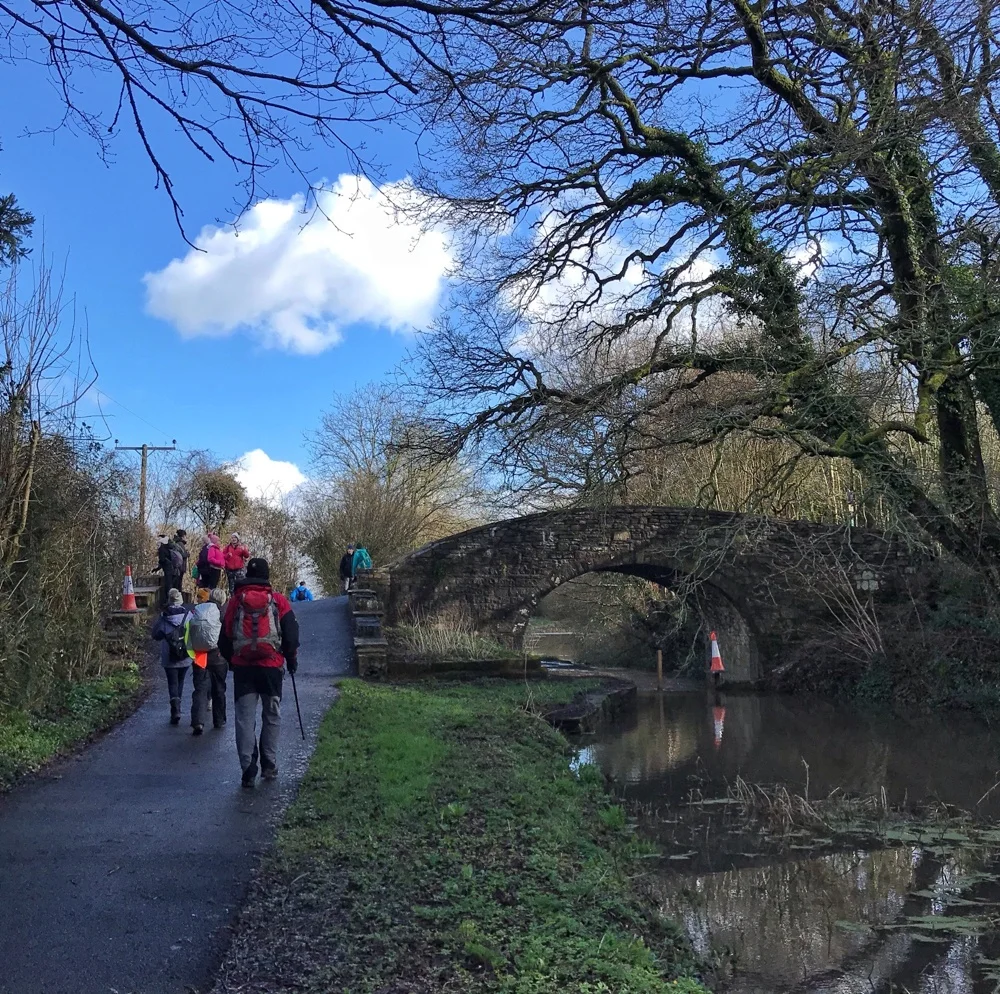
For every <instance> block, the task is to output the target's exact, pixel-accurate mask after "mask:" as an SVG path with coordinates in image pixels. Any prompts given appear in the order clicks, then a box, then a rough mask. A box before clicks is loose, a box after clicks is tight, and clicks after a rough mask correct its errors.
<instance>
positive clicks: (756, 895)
mask: <svg viewBox="0 0 1000 994" xmlns="http://www.w3.org/2000/svg"><path fill="white" fill-rule="evenodd" d="M580 745H581V748H580V751H579V754H578V758H577V762H578V763H584V762H590V763H595V764H597V765H598V766H600V767H601V768H602V769H603V770H604V771H605V773H607V774H608V775H610V776H611V777H612V778H613V779H614V780H615V782H616V783H617V785H618V788H619V790H620V791H621V793H622V795H623V796H624V798H625V799H626V800H627V801H628V802H629V803H630V806H631V807H632V808H634V809H636V810H639V811H641V812H642V815H641V816H640V829H641V830H642V831H644V832H646V833H652V834H654V835H655V836H656V837H657V839H658V841H659V842H660V843H661V844H662V846H663V849H664V853H665V856H664V859H663V860H662V861H660V862H659V863H658V864H657V867H656V869H655V870H654V872H653V880H652V887H653V889H654V892H655V894H656V896H657V898H658V900H659V902H660V904H661V906H662V909H663V911H664V913H665V914H666V915H667V916H668V917H671V918H673V919H675V920H676V921H678V922H680V923H682V924H683V926H684V928H685V929H686V931H687V933H688V935H689V936H690V938H691V941H692V943H693V945H694V947H695V948H696V949H697V950H698V952H699V953H700V954H701V955H702V956H703V957H704V958H705V959H706V961H708V962H710V963H712V964H714V965H715V968H716V976H715V978H714V987H715V989H716V991H718V992H720V994H776V992H787V994H792V992H794V994H862V992H864V994H881V992H885V994H891V992H898V994H903V992H909V994H917V992H920V994H995V992H1000V885H998V883H997V880H998V878H1000V858H998V854H1000V830H997V829H996V828H994V827H993V826H994V823H995V821H996V819H997V816H998V815H1000V788H997V790H995V791H993V792H992V793H990V794H988V795H987V796H986V797H985V798H984V797H983V795H984V794H987V792H988V791H989V790H990V788H991V787H992V786H993V785H994V784H995V783H996V782H997V780H998V779H1000V778H998V776H997V770H998V769H1000V750H998V746H997V742H996V738H995V736H994V735H993V734H992V732H991V731H990V729H989V727H988V726H986V725H985V724H982V723H980V722H978V721H976V720H975V719H972V718H970V717H968V716H961V717H957V716H956V717H954V718H935V719H925V720H921V721H920V722H919V723H913V724H910V723H907V722H900V721H899V720H897V719H892V718H888V717H880V716H870V715H866V714H861V713H859V712H855V711H851V710H850V709H847V708H839V707H836V706H833V705H831V704H830V703H829V702H825V701H820V700H811V699H796V698H789V697H766V696H729V697H727V696H725V695H723V696H722V697H721V698H720V699H715V700H713V699H712V698H710V697H705V696H703V695H700V694H699V695H663V696H658V695H645V696H640V699H639V701H638V704H637V707H636V709H635V711H634V713H632V714H630V715H627V716H626V717H625V718H624V719H623V720H622V722H621V723H620V724H619V725H618V726H617V727H614V728H610V729H607V730H605V731H604V732H602V733H599V734H598V735H595V736H590V737H587V738H586V739H585V740H583V741H582V742H581V744H580ZM737 778H743V780H745V781H747V782H750V783H759V784H768V785H773V784H779V785H783V786H784V787H786V788H788V790H789V791H792V792H794V793H796V794H799V795H802V794H806V793H808V796H809V797H810V798H814V799H815V798H824V797H827V796H828V795H830V794H831V793H833V792H838V794H839V793H844V794H851V795H862V796H869V795H872V796H877V797H878V798H880V799H882V798H884V801H883V802H882V803H883V804H885V805H889V806H890V807H893V806H895V807H900V806H904V805H908V806H914V805H930V804H933V805H937V807H936V809H935V811H934V815H933V818H934V823H933V824H929V823H928V824H921V823H919V822H914V823H912V824H909V825H900V824H899V823H898V822H896V821H895V819H896V816H895V815H889V814H886V813H885V812H884V811H883V812H882V815H880V821H879V828H878V832H877V833H875V832H873V831H867V832H865V833H862V832H860V831H859V832H856V833H855V834H854V837H853V838H852V837H851V836H852V832H851V831H848V830H847V826H846V825H845V824H843V823H840V824H838V825H837V826H834V827H833V829H832V830H831V826H830V825H826V826H824V827H819V826H814V827H812V828H811V829H809V830H802V829H795V830H793V831H792V832H791V834H782V833H777V832H775V831H773V830H768V831H764V830H762V829H761V827H760V825H759V824H757V823H754V824H753V825H752V826H751V825H750V824H749V823H748V822H747V821H746V819H745V816H744V814H743V812H742V809H740V808H738V807H737V806H736V805H733V804H731V803H725V801H724V799H726V798H727V797H729V795H730V787H731V786H732V785H733V784H734V783H735V782H736V780H737ZM835 796H838V795H837V794H835ZM713 802H721V803H713ZM942 805H948V806H954V807H951V808H945V807H942ZM957 808H961V809H964V810H966V811H971V812H974V814H973V817H972V819H969V818H961V819H960V818H959V814H958V812H957V810H956V809H957ZM870 827H871V826H870V825H869V829H870Z"/></svg>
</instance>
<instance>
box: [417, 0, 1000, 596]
mask: <svg viewBox="0 0 1000 994" xmlns="http://www.w3.org/2000/svg"><path fill="white" fill-rule="evenodd" d="M998 16H1000V15H998V14H997V12H996V10H995V9H994V8H993V6H992V5H990V4H987V3H985V2H975V0H959V2H958V3H953V2H949V3H944V2H923V0H920V2H918V0H913V2H896V0H893V2H882V0H853V2H850V3H847V4H842V3H839V2H837V0H808V2H806V3H795V4H791V3H771V4H765V3H763V2H759V3H751V2H747V0H728V2H726V3H723V4H716V3H710V4H708V5H706V4H704V3H698V2H694V0H689V2H685V0H681V2H678V3H671V4H670V5H669V6H664V5H652V6H650V5H649V4H647V3H643V2H637V0H636V2H632V0H626V2H597V3H589V2H587V3H583V4H579V3H564V4H553V5H550V6H548V7H547V8H546V9H545V12H544V15H542V14H540V13H539V14H537V15H535V16H530V17H528V18H525V19H524V20H523V21H522V22H519V23H514V22H512V21H508V22H507V23H506V24H505V25H503V26H502V27H497V26H494V25H487V26H479V25H475V24H468V23H466V24H465V25H464V26H463V27H464V32H465V43H464V44H462V45H456V46H455V48H454V49H453V50H452V55H453V58H452V61H451V63H450V65H449V69H450V73H451V78H452V80H453V85H452V86H451V87H450V88H449V89H448V90H447V91H446V92H443V93H442V94H441V96H440V100H439V103H438V106H437V108H436V117H435V124H436V126H437V127H438V129H439V132H438V133H439V134H440V135H446V139H442V141H443V144H442V149H443V151H442V153H441V155H440V156H439V157H438V158H437V160H435V162H434V164H433V169H434V170H435V172H436V173H437V175H438V177H439V178H438V179H437V180H436V181H435V180H434V178H433V177H432V176H431V175H430V172H429V173H428V176H426V177H425V181H427V182H428V183H430V184H433V186H434V188H435V190H436V192H437V193H438V194H439V196H440V197H442V198H445V199H446V201H447V203H448V205H449V212H448V216H449V219H450V221H451V223H453V224H455V225H456V226H458V227H459V228H460V229H461V230H463V231H464V232H465V234H466V239H465V245H466V249H467V258H466V271H467V274H468V275H470V276H471V278H470V279H469V281H468V286H469V290H468V295H467V297H466V307H465V310H464V311H462V312H460V313H459V314H458V316H457V317H455V318H453V319H452V320H450V321H449V322H447V323H446V324H445V326H444V327H443V328H442V329H441V331H440V333H438V334H436V335H433V336H430V337H429V338H428V339H427V340H426V341H425V343H424V344H423V346H422V350H421V352H422V358H423V364H422V366H421V368H420V369H419V370H418V371H417V373H416V376H415V379H416V380H417V381H418V382H420V383H422V384H424V385H425V386H426V389H427V391H428V393H429V395H430V398H431V400H432V401H433V402H434V403H436V404H437V405H438V409H439V410H440V411H441V413H442V421H441V423H440V425H439V429H440V431H441V435H440V437H439V442H440V444H441V446H442V450H443V451H444V452H445V453H453V452H455V451H457V450H459V449H460V448H462V447H463V446H466V445H469V444H473V443H479V444H484V445H486V446H487V448H488V449H489V450H490V451H491V452H492V453H493V456H494V461H495V463H496V464H497V465H498V466H500V467H502V468H504V469H505V470H506V471H508V472H510V473H513V474H515V475H516V473H517V472H518V471H519V470H520V469H521V468H522V467H521V466H520V465H519V463H518V460H519V458H520V457H521V455H522V454H523V452H524V451H525V447H526V446H528V447H530V445H531V442H532V440H533V439H536V440H537V439H541V438H545V437H547V436H548V437H551V436H552V435H553V434H555V435H558V434H560V433H567V432H571V431H573V430H578V427H577V426H579V425H581V424H586V423H590V424H591V425H594V426H596V428H597V430H598V432H599V434H600V436H601V439H602V443H601V444H602V451H623V450H630V449H631V450H633V451H634V450H636V449H641V448H642V447H647V448H662V447H664V446H668V445H671V444H681V445H699V444H704V443H706V442H708V441H711V440H714V439H717V438H718V437H720V436H723V435H726V434H731V433H734V432H742V433H751V434H754V435H756V436H759V437H763V438H773V439H778V440H780V441H781V442H782V443H784V442H790V443H792V444H793V445H794V446H795V447H796V449H798V451H800V452H804V453H807V454H809V455H824V456H829V457H833V458H842V459H846V460H850V461H851V462H852V463H853V464H854V465H855V466H856V467H858V469H859V470H860V471H861V472H862V473H863V474H864V475H865V476H866V477H867V478H868V479H870V480H872V481H873V482H874V483H875V484H876V485H877V486H878V487H879V489H880V490H881V491H882V492H883V493H885V494H886V495H887V496H888V497H889V499H890V500H891V501H892V503H893V504H894V506H895V507H896V508H897V510H898V513H899V515H900V518H901V519H905V520H907V521H910V522H913V523H916V524H917V525H918V526H919V529H920V530H921V532H922V533H923V535H924V536H925V537H929V538H932V539H933V540H935V541H937V542H940V543H942V544H943V545H944V546H945V547H946V548H948V549H949V550H950V551H952V552H954V553H956V554H957V555H959V556H960V557H962V558H963V559H965V560H966V561H967V562H976V563H979V562H983V563H985V564H986V568H987V569H988V571H989V572H990V574H991V575H992V576H993V578H994V580H996V579H997V574H996V572H995V570H994V568H993V566H992V565H991V564H992V562H994V561H995V556H996V554H997V553H998V552H1000V520H998V517H997V513H996V509H995V505H994V502H993V499H992V493H991V489H990V486H989V481H988V478H987V473H986V471H985V466H984V460H983V453H982V433H983V431H990V432H995V431H996V429H997V423H998V420H997V419H998V418H1000V353H998V348H997V344H998V343H997V329H998V318H1000V310H998V307H1000V301H998V297H997V277H998V268H997V255H998V235H1000V228H998V225H997V212H998V207H1000V144H998V135H1000V115H998V111H997V106H996V99H995V98H996V96H997V92H996V91H997V82H998V72H1000V69H998V66H997V63H996V59H995V55H994V52H995V49H996V45H997V26H998V25H997V21H998ZM456 31H458V28H457V27H456ZM984 418H985V421H984ZM915 448H916V449H920V448H931V449H933V450H934V451H935V453H936V456H937V461H938V462H937V472H936V473H935V474H934V475H933V477H932V478H927V477H925V476H923V475H922V474H920V473H918V472H916V471H915V463H914V460H913V458H912V454H913V451H914V449H915ZM987 550H988V553H989V554H988V555H986V556H983V553H984V552H986V551H987Z"/></svg>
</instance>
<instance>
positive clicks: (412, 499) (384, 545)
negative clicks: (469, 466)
mask: <svg viewBox="0 0 1000 994" xmlns="http://www.w3.org/2000/svg"><path fill="white" fill-rule="evenodd" d="M423 425H424V420H423V415H422V412H421V411H420V410H419V408H417V407H415V406H414V405H413V404H412V403H410V402H409V401H407V400H406V399H405V398H404V397H401V396H400V394H399V393H398V392H395V391H393V389H392V388H391V387H388V386H369V387H365V388H363V389H361V390H359V391H357V392H355V393H353V394H350V395H347V396H344V397H340V398H338V400H337V401H336V403H335V404H334V405H333V407H332V408H331V409H330V410H329V411H327V412H326V413H325V414H324V415H323V419H322V423H321V426H320V428H319V430H318V431H317V432H316V433H314V435H313V436H312V438H311V440H310V444H311V447H312V451H313V457H314V465H315V468H316V479H317V482H315V483H313V484H312V485H311V488H310V494H309V497H308V499H306V500H304V501H303V502H302V505H303V506H302V510H301V519H302V522H303V528H304V532H305V548H306V550H307V551H308V552H309V554H310V556H312V558H313V560H314V561H315V562H316V564H317V567H318V568H319V570H320V573H321V575H322V577H323V579H324V585H325V586H326V587H327V589H329V590H332V589H335V588H336V584H337V579H336V577H337V564H338V563H339V561H340V557H341V556H342V555H343V553H344V549H345V548H346V546H347V545H348V543H350V542H362V543H364V544H365V545H366V547H367V548H368V550H369V552H370V553H371V554H372V557H373V559H375V560H376V561H378V562H383V563H384V562H386V561H389V560H392V559H394V558H396V557H397V556H399V555H402V554H403V553H405V552H408V551H410V550H411V549H414V548H416V547H417V546H419V545H421V544H423V543H424V542H428V541H431V540H433V539H435V538H440V537H442V536H443V535H447V534H450V533H452V532H454V531H458V530H460V529H461V528H463V527H467V526H468V525H471V523H472V521H473V516H474V514H475V499H476V488H475V486H474V480H473V478H472V476H471V474H470V473H469V472H468V471H466V470H465V469H464V467H463V466H462V464H461V463H460V462H459V460H457V459H449V460H445V461H436V460H434V459H432V458H428V457H426V456H425V455H423V454H421V453H420V452H418V451H417V450H416V447H415V445H414V444H413V443H414V438H415V436H418V435H420V434H421V433H422V432H423V430H424V428H423Z"/></svg>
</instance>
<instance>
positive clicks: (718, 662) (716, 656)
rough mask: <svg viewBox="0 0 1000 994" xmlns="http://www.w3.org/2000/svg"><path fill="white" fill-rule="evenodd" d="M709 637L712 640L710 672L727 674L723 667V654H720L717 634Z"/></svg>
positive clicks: (713, 633)
mask: <svg viewBox="0 0 1000 994" xmlns="http://www.w3.org/2000/svg"><path fill="white" fill-rule="evenodd" d="M708 637H709V638H710V639H711V640H712V665H711V666H710V667H709V669H708V672H709V673H725V672H726V667H725V666H723V665H722V653H721V652H719V643H718V641H716V637H715V632H712V633H711V634H710V635H709V636H708Z"/></svg>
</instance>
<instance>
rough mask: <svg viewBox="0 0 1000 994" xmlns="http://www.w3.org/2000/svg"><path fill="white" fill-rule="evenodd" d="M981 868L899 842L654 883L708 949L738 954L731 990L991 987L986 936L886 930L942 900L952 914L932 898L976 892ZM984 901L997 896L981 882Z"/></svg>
mask: <svg viewBox="0 0 1000 994" xmlns="http://www.w3.org/2000/svg"><path fill="white" fill-rule="evenodd" d="M979 868H980V866H979V864H978V862H977V859H976V858H975V857H974V856H972V855H969V854H966V855H965V856H962V855H958V856H955V857H952V858H951V859H949V860H947V861H945V862H941V861H939V860H937V859H936V858H935V857H934V856H932V855H930V854H928V853H925V852H922V851H920V850H913V849H903V848H900V849H891V850H882V851H878V852H863V851H855V852H844V853H833V854H828V855H825V856H821V857H816V858H800V859H789V860H780V861H776V862H773V863H770V864H767V865H761V866H754V867H748V868H744V869H740V870H729V871H726V872H723V873H711V874H701V875H695V874H683V873H670V872H664V873H662V874H660V875H659V876H658V877H657V878H656V882H655V885H654V889H655V891H656V892H657V893H658V896H659V899H660V903H661V906H662V910H663V912H664V914H666V915H668V916H669V917H671V918H673V919H675V920H677V921H680V922H682V923H683V925H684V927H685V929H686V931H687V933H688V935H689V936H690V938H691V941H692V943H693V944H694V946H695V948H696V949H697V950H698V952H699V953H701V954H702V955H703V956H705V957H706V958H708V959H719V958H720V957H722V958H731V963H732V965H733V967H734V968H735V969H734V972H733V973H732V976H731V977H730V979H729V980H728V981H727V982H723V983H721V984H718V985H717V987H718V988H719V989H720V990H724V991H727V992H729V994H765V992H772V991H798V992H802V994H806V992H808V994H826V992H831V994H832V992H843V994H861V992H866V994H868V992H873V991H887V992H888V991H900V992H902V991H910V992H916V991H923V992H926V994H958V992H960V991H969V992H973V991H974V992H976V994H979V992H983V994H985V992H987V991H988V992H992V991H993V990H994V987H993V984H992V983H991V982H990V981H989V980H988V979H987V978H986V977H985V976H980V977H979V978H978V979H977V977H976V974H977V967H978V964H979V960H980V959H981V958H982V951H981V950H980V944H981V943H982V942H984V941H986V942H988V941H990V940H989V938H988V937H979V936H975V935H957V936H956V935H950V934H948V933H943V934H942V936H938V937H937V939H936V940H935V941H927V939H928V935H927V934H925V935H923V936H922V937H921V936H920V935H919V931H918V930H915V929H910V930H903V929H898V928H888V929H881V928H878V926H892V925H899V924H901V923H903V922H904V921H906V920H909V919H912V918H913V917H914V916H916V917H917V918H918V919H919V918H920V917H921V916H926V915H929V914H932V913H934V904H935V900H937V902H938V910H937V913H938V914H945V915H946V914H947V908H946V906H945V902H944V901H943V900H942V898H941V897H939V898H938V899H935V898H933V897H929V896H926V895H929V894H933V893H935V892H936V893H938V894H939V895H942V896H943V895H945V894H946V893H947V894H950V895H951V897H952V899H954V898H955V897H958V896H959V895H960V893H961V892H962V891H963V890H965V891H966V892H967V893H970V894H972V893H973V892H974V891H975V884H974V883H973V882H972V878H971V876H970V875H971V874H972V873H974V872H975V871H976V870H977V869H979ZM963 882H965V886H963ZM956 885H957V887H956ZM976 898H978V900H979V901H982V900H984V899H986V900H989V898H990V895H989V894H988V893H985V892H983V891H982V889H980V891H979V892H978V893H977V894H976ZM961 899H962V900H969V899H970V898H961ZM976 906H977V907H979V906H980V905H979V904H978V903H977V905H976ZM956 920H959V919H956ZM864 925H868V926H875V927H869V928H866V927H864ZM982 972H983V971H982V970H979V973H980V974H982Z"/></svg>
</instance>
